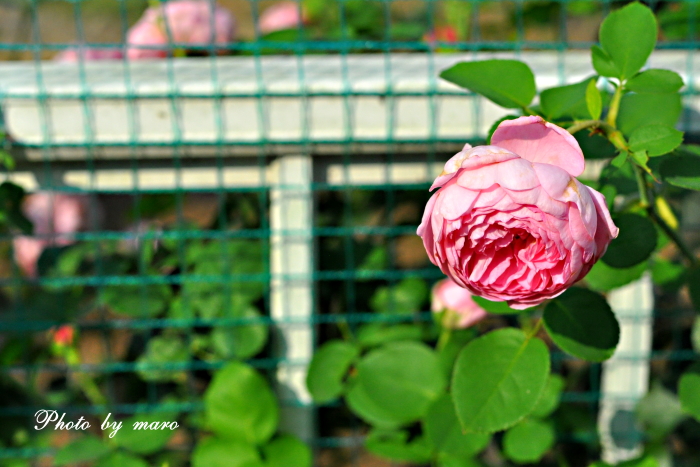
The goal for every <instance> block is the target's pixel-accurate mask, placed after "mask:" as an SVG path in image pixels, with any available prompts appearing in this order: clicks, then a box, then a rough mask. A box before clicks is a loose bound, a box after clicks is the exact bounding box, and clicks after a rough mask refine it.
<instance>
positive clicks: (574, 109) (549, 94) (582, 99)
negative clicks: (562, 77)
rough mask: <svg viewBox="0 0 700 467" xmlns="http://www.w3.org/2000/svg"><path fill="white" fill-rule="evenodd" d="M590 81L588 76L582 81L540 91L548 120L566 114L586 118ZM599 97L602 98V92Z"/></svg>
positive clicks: (543, 108)
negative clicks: (587, 93)
mask: <svg viewBox="0 0 700 467" xmlns="http://www.w3.org/2000/svg"><path fill="white" fill-rule="evenodd" d="M588 82H589V78H586V79H585V80H583V81H581V82H580V83H576V84H568V85H566V86H558V87H556V88H550V89H545V90H544V91H542V92H541V93H540V108H541V109H542V111H543V112H544V114H545V116H547V118H548V120H556V119H557V118H561V117H564V116H567V117H572V118H574V119H576V118H586V117H587V116H588V109H587V108H586V99H587V97H586V92H587V91H586V89H587V87H588ZM594 86H595V84H594ZM598 98H600V94H598Z"/></svg>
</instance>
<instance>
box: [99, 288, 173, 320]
mask: <svg viewBox="0 0 700 467" xmlns="http://www.w3.org/2000/svg"><path fill="white" fill-rule="evenodd" d="M172 295H173V293H172V289H171V288H170V287H169V286H167V285H166V284H151V285H112V286H108V287H106V288H104V289H103V290H102V302H103V303H104V304H105V305H107V306H108V307H110V308H111V309H112V310H113V311H115V312H116V313H119V314H122V315H126V316H133V317H139V318H153V317H155V316H157V315H158V314H160V313H161V312H162V311H163V310H165V308H166V306H167V304H168V302H169V301H170V298H171V297H172Z"/></svg>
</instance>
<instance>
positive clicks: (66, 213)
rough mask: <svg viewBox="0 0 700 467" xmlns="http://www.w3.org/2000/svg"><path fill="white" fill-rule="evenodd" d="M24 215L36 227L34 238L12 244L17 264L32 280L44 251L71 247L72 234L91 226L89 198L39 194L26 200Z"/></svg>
mask: <svg viewBox="0 0 700 467" xmlns="http://www.w3.org/2000/svg"><path fill="white" fill-rule="evenodd" d="M22 212H23V213H24V215H25V216H26V217H27V219H29V220H30V221H31V222H32V224H33V225H34V235H33V236H32V237H28V236H19V237H16V238H15V239H14V240H13V242H12V244H13V249H14V254H15V261H16V262H17V265H18V266H19V267H20V269H22V271H23V272H24V273H25V274H26V275H27V276H29V277H36V273H37V270H36V266H37V261H38V260H39V257H40V256H41V253H42V252H43V251H44V248H46V247H47V246H51V245H55V246H66V245H70V244H71V243H73V241H74V240H73V238H72V236H71V235H70V234H73V233H75V232H78V231H80V230H83V229H85V228H86V227H88V226H89V200H88V197H87V196H86V195H67V194H63V193H52V192H48V191H41V192H37V193H34V194H32V195H29V196H28V197H27V198H26V199H25V200H24V203H23V205H22Z"/></svg>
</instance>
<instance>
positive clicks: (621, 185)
mask: <svg viewBox="0 0 700 467" xmlns="http://www.w3.org/2000/svg"><path fill="white" fill-rule="evenodd" d="M599 184H600V186H604V185H611V186H613V187H615V190H616V192H617V194H619V195H630V194H632V193H637V180H636V178H635V175H634V167H632V165H631V164H624V165H623V166H622V167H614V166H612V165H608V166H605V167H603V171H602V172H601V173H600V180H599Z"/></svg>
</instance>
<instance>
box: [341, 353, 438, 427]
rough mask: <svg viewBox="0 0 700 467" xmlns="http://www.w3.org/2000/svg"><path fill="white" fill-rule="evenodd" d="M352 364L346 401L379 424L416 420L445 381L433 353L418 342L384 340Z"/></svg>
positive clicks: (356, 411) (393, 424)
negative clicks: (387, 342)
mask: <svg viewBox="0 0 700 467" xmlns="http://www.w3.org/2000/svg"><path fill="white" fill-rule="evenodd" d="M406 362H411V364H410V365H407V364H406ZM355 368H356V370H357V374H356V375H355V377H354V379H353V380H352V381H351V383H350V389H349V390H348V392H347V395H346V400H347V403H348V405H349V406H350V408H351V409H352V410H353V412H355V413H356V414H357V415H359V416H360V417H361V418H362V419H364V420H366V421H367V422H369V423H372V424H373V425H376V426H380V427H388V428H390V427H396V426H400V425H404V424H406V423H410V422H413V421H415V420H418V419H419V418H421V417H422V416H423V415H425V413H426V411H427V410H428V407H429V406H430V404H431V403H432V402H433V401H434V400H435V399H436V398H437V397H438V396H440V394H442V392H443V391H444V389H445V386H446V385H447V381H446V378H445V376H444V375H443V373H442V371H441V369H440V366H439V361H438V358H437V356H436V355H435V353H434V352H433V351H432V350H431V349H430V348H428V347H427V346H426V345H424V344H422V343H418V342H392V343H389V344H386V345H385V346H383V347H380V348H378V349H375V350H372V351H371V352H369V353H368V354H367V355H366V356H365V357H364V358H363V359H362V360H360V362H359V363H358V364H357V366H356V367H355Z"/></svg>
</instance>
